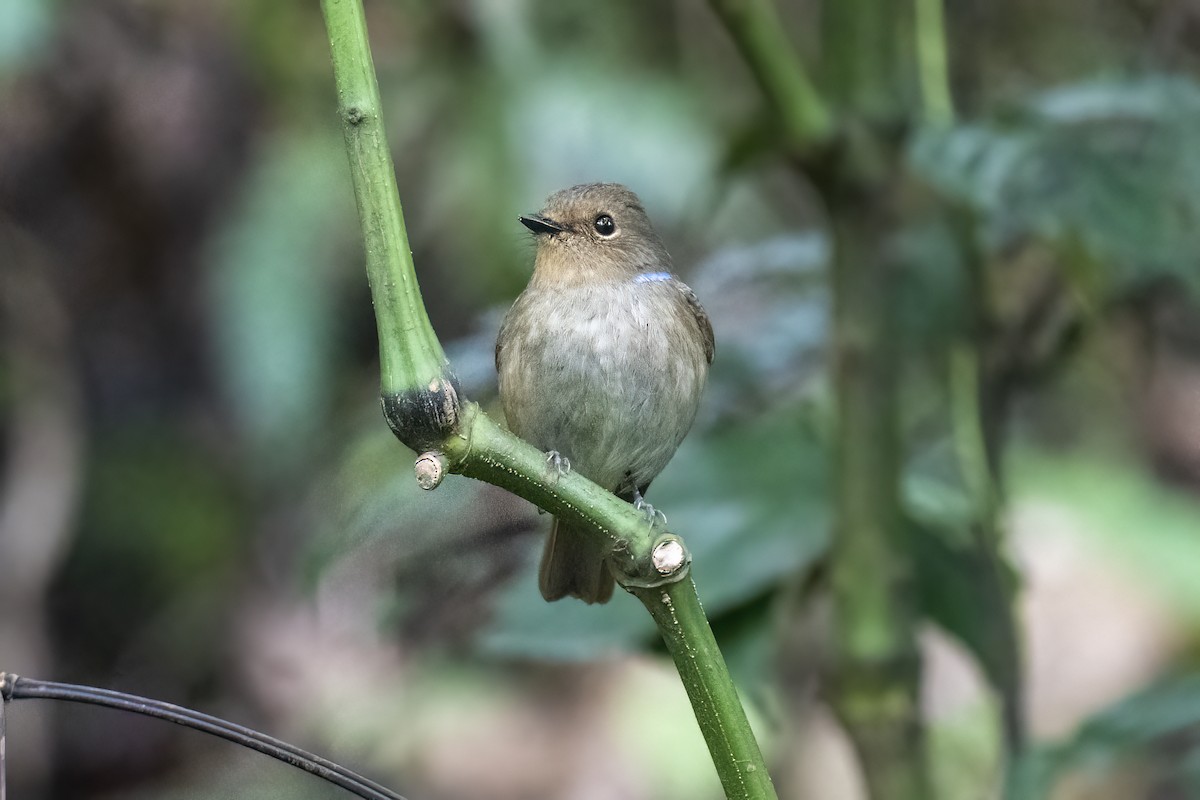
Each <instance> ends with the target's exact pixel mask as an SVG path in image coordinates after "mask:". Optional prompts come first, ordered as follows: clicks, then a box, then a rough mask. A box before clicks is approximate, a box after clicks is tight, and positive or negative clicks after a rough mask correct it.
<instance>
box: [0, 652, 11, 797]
mask: <svg viewBox="0 0 1200 800" xmlns="http://www.w3.org/2000/svg"><path fill="white" fill-rule="evenodd" d="M8 682H9V678H8V673H6V672H0V800H7V798H8V758H7V751H8V735H7V731H6V730H5V726H4V712H5V710H6V709H7V708H8V700H9V693H10V692H9V685H8Z"/></svg>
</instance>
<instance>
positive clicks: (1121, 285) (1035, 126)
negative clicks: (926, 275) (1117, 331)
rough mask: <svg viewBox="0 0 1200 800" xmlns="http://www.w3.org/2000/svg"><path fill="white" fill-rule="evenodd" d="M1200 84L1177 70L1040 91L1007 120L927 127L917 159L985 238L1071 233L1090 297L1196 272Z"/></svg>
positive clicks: (1055, 237)
mask: <svg viewBox="0 0 1200 800" xmlns="http://www.w3.org/2000/svg"><path fill="white" fill-rule="evenodd" d="M1198 137H1200V85H1197V84H1196V83H1195V82H1194V81H1192V80H1190V79H1188V78H1185V77H1179V76H1148V77H1144V78H1140V79H1137V80H1127V81H1121V82H1117V81H1105V82H1088V83H1084V84H1081V85H1077V86H1071V87H1064V88H1061V89H1056V90H1053V91H1049V92H1045V93H1043V94H1040V95H1037V96H1035V97H1034V98H1032V99H1031V100H1030V101H1029V102H1028V103H1027V104H1025V105H1024V106H1022V107H1020V108H1019V109H1014V110H1013V111H1012V112H1010V114H1009V118H1008V119H1005V120H1004V121H1003V122H1000V123H996V124H992V125H986V124H977V123H970V124H964V125H960V126H956V127H952V128H948V129H944V130H943V129H931V130H926V131H924V132H923V134H922V136H920V137H918V138H917V139H916V140H915V142H914V145H913V150H912V158H913V165H914V167H915V169H916V170H917V171H918V172H919V173H920V174H922V175H923V176H926V177H927V178H928V179H929V180H930V182H931V183H933V184H934V185H935V186H936V187H937V188H938V189H940V190H941V191H943V192H945V193H946V194H947V195H948V196H950V197H952V198H955V199H958V200H960V201H962V202H964V203H968V204H969V205H970V206H971V207H972V208H973V209H974V210H975V211H976V213H977V214H978V215H979V218H980V219H981V221H982V224H981V226H980V229H981V234H982V236H983V237H984V240H985V242H986V244H987V245H988V246H989V247H991V248H993V249H1003V248H1005V247H1008V246H1011V243H1013V242H1014V241H1019V240H1021V239H1024V238H1027V237H1043V238H1046V239H1049V240H1051V241H1052V242H1054V243H1055V244H1058V245H1060V246H1062V245H1072V244H1077V245H1078V246H1079V247H1081V248H1082V249H1083V250H1084V251H1085V253H1086V254H1087V255H1088V256H1089V257H1090V260H1091V262H1093V263H1091V264H1090V273H1089V274H1082V275H1074V276H1072V277H1074V278H1075V279H1076V280H1077V281H1078V283H1079V286H1080V287H1081V288H1083V289H1090V290H1091V292H1092V293H1093V294H1095V295H1096V296H1097V299H1100V300H1103V299H1104V298H1106V297H1108V296H1110V295H1112V294H1116V293H1119V292H1121V291H1127V290H1129V289H1130V288H1136V287H1137V286H1139V285H1141V284H1144V283H1145V282H1147V281H1149V280H1151V279H1154V278H1161V277H1164V276H1171V277H1174V278H1177V279H1179V280H1181V281H1183V282H1186V283H1188V284H1190V285H1191V287H1192V288H1193V289H1195V288H1196V287H1197V286H1198V285H1200V284H1198V281H1200V270H1197V268H1196V253H1197V252H1198V251H1200V226H1197V224H1196V222H1197V220H1198V219H1200V155H1198V154H1197V150H1196V141H1197V138H1198Z"/></svg>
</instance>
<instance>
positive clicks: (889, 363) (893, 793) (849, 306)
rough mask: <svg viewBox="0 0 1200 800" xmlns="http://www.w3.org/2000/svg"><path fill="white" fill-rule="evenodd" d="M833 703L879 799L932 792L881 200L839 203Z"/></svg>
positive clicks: (908, 798)
mask: <svg viewBox="0 0 1200 800" xmlns="http://www.w3.org/2000/svg"><path fill="white" fill-rule="evenodd" d="M834 209H835V211H836V213H835V214H834V225H835V231H834V233H835V245H836V250H835V252H836V254H837V255H836V263H835V265H834V343H835V344H834V346H835V375H834V382H835V387H836V391H837V403H838V435H837V445H836V458H835V476H836V483H837V495H836V512H837V526H836V531H835V534H836V535H835V537H834V547H833V559H832V564H831V577H832V586H833V600H834V610H835V613H836V619H837V628H836V630H835V633H834V637H835V656H834V675H835V678H834V692H833V703H834V706H835V708H836V709H837V711H838V715H839V717H840V718H841V720H842V722H843V724H844V725H845V726H846V729H847V732H848V733H849V734H850V737H851V739H852V740H853V741H854V744H855V747H856V749H857V750H858V753H859V757H860V758H861V761H862V768H863V772H864V774H865V777H866V780H867V785H868V787H869V789H870V796H871V797H872V798H875V799H876V800H925V799H926V798H928V797H929V792H928V786H927V783H926V776H925V771H924V762H923V750H922V726H921V720H920V710H919V703H918V686H919V671H920V665H919V661H918V656H917V650H916V636H915V611H914V608H913V604H914V599H913V591H912V586H911V583H912V578H913V565H912V563H911V561H910V555H909V553H910V552H911V551H910V548H908V547H907V545H906V542H905V541H904V539H903V538H902V537H903V526H902V525H901V515H900V501H899V431H898V423H897V393H896V371H895V363H896V350H895V341H896V338H895V335H894V330H893V329H892V308H893V306H894V298H895V294H894V292H893V291H892V290H891V289H892V281H891V280H890V279H889V278H890V276H891V275H892V274H894V272H895V270H894V269H893V265H892V264H891V263H889V261H888V259H887V258H886V257H885V255H884V253H883V249H884V248H885V247H886V235H885V234H884V233H882V232H884V231H887V229H888V223H887V222H886V221H885V220H886V214H885V213H883V212H880V211H879V210H878V209H876V210H875V211H874V212H872V210H871V209H870V208H863V207H861V206H857V205H856V206H855V207H853V208H849V207H842V206H841V205H840V204H837V205H835V206H834Z"/></svg>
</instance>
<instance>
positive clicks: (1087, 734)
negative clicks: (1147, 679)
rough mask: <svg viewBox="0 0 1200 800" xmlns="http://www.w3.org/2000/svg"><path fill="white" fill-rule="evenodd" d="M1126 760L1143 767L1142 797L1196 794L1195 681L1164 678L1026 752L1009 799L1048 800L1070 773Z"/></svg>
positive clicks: (1198, 691)
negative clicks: (1062, 737)
mask: <svg viewBox="0 0 1200 800" xmlns="http://www.w3.org/2000/svg"><path fill="white" fill-rule="evenodd" d="M1131 760H1138V761H1142V762H1145V766H1146V767H1147V771H1148V774H1147V775H1146V777H1145V781H1146V782H1147V783H1148V784H1149V785H1150V786H1149V787H1148V789H1149V790H1150V791H1149V793H1148V794H1147V795H1145V796H1154V797H1168V796H1169V797H1195V796H1197V795H1198V794H1200V770H1198V769H1197V766H1198V765H1200V676H1198V675H1186V676H1181V677H1175V678H1169V679H1166V680H1164V681H1162V682H1160V683H1158V684H1156V685H1153V686H1151V687H1149V688H1147V689H1145V690H1143V691H1141V692H1138V693H1137V694H1135V695H1133V696H1132V697H1129V698H1128V699H1126V700H1123V701H1121V702H1119V703H1117V704H1116V705H1115V706H1113V707H1112V708H1109V709H1108V710H1106V711H1103V712H1101V713H1100V714H1097V715H1096V716H1094V717H1092V718H1091V719H1090V720H1088V721H1086V722H1085V723H1084V724H1083V725H1082V726H1080V728H1079V730H1078V731H1077V732H1076V733H1075V735H1074V736H1073V737H1072V738H1071V739H1069V740H1067V741H1065V742H1062V743H1060V744H1055V745H1050V746H1045V747H1040V748H1037V749H1035V750H1031V751H1030V752H1029V753H1028V754H1027V755H1026V756H1025V757H1024V758H1022V759H1021V760H1020V761H1019V762H1018V763H1017V764H1016V765H1015V767H1014V771H1013V776H1012V781H1011V785H1010V790H1009V797H1010V798H1011V800H1042V798H1050V797H1053V796H1054V795H1053V791H1054V787H1055V785H1056V783H1057V782H1058V780H1059V779H1061V778H1062V777H1063V776H1064V775H1066V774H1067V773H1068V772H1070V771H1073V770H1087V771H1089V772H1093V773H1094V772H1104V771H1108V770H1112V769H1115V768H1117V767H1118V766H1120V767H1126V768H1127V767H1128V765H1129V762H1130V761H1131ZM1168 788H1169V789H1171V790H1173V791H1172V792H1171V793H1160V792H1166V791H1167V789H1168ZM1154 789H1157V790H1158V791H1154Z"/></svg>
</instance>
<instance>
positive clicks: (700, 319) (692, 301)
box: [675, 280, 717, 364]
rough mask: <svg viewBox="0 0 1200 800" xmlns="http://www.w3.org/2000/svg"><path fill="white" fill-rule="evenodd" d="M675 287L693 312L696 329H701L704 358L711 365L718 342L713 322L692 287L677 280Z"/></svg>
mask: <svg viewBox="0 0 1200 800" xmlns="http://www.w3.org/2000/svg"><path fill="white" fill-rule="evenodd" d="M675 285H676V286H678V287H679V291H680V292H682V293H683V299H684V302H686V303H687V306H688V310H690V311H691V312H692V316H693V317H694V318H695V320H696V327H698V328H699V329H700V336H701V337H703V338H704V356H705V358H707V359H708V363H710V364H711V363H712V360H713V353H714V351H715V350H716V346H717V340H716V337H714V336H713V328H712V322H710V321H709V319H708V312H707V311H705V310H704V306H702V305H700V300H699V298H697V297H696V293H695V292H693V291H692V288H691V287H690V286H688V285H687V284H686V283H684V282H683V281H681V280H676V281H675Z"/></svg>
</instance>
